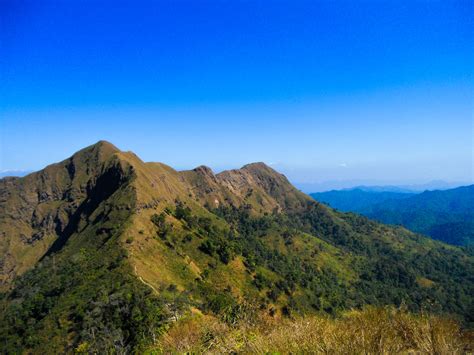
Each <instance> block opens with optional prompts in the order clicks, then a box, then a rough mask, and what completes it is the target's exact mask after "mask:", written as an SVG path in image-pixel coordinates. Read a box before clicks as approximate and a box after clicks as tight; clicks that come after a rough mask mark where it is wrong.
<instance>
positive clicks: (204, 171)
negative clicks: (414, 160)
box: [193, 165, 214, 176]
mask: <svg viewBox="0 0 474 355" xmlns="http://www.w3.org/2000/svg"><path fill="white" fill-rule="evenodd" d="M193 171H195V172H197V173H200V174H203V175H211V176H214V172H213V171H212V169H211V168H210V167H208V166H206V165H199V166H198V167H196V168H194V169H193Z"/></svg>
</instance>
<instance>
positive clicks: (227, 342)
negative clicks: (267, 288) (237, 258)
mask: <svg viewBox="0 0 474 355" xmlns="http://www.w3.org/2000/svg"><path fill="white" fill-rule="evenodd" d="M473 335H474V334H473V333H472V332H463V331H462V330H461V328H460V326H459V324H458V323H456V322H455V321H453V320H451V319H447V318H443V317H438V316H433V315H428V314H420V315H414V314H412V313H409V312H406V311H404V310H401V309H395V308H392V307H385V308H376V307H367V308H365V309H364V310H362V311H349V312H347V313H345V314H343V315H342V316H340V317H338V318H336V319H331V318H329V317H325V316H311V317H304V318H296V319H292V320H290V319H279V320H275V319H268V318H267V319H259V321H258V322H256V323H253V324H252V323H250V322H241V323H240V324H237V325H234V326H232V325H228V324H225V323H224V322H221V321H219V320H217V319H215V318H209V317H207V316H202V315H196V314H194V315H191V316H189V317H186V318H183V319H181V320H179V321H178V322H176V323H175V324H174V326H173V327H171V329H170V330H169V331H168V332H167V334H166V335H165V336H164V338H163V339H161V341H160V344H161V345H160V346H159V347H157V348H155V349H154V350H150V352H151V353H155V352H156V353H162V352H165V353H185V352H191V353H215V354H221V353H258V354H264V353H265V354H266V353H330V354H362V353H364V354H368V353H370V354H375V353H377V354H381V353H429V354H464V353H472V351H473V343H474V337H473Z"/></svg>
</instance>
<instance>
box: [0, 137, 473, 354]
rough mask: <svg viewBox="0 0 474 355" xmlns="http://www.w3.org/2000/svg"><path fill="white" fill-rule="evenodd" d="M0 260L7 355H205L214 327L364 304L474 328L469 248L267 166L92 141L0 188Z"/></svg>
mask: <svg viewBox="0 0 474 355" xmlns="http://www.w3.org/2000/svg"><path fill="white" fill-rule="evenodd" d="M0 255H1V259H0V309H1V312H0V339H1V341H0V353H2V354H17V353H27V354H43V353H45V354H49V353H121V354H129V353H162V352H166V351H162V349H163V348H162V346H163V345H165V344H166V341H167V339H168V340H169V337H172V336H173V334H174V336H177V337H181V335H182V334H183V333H187V334H188V335H189V338H185V339H184V341H188V340H186V339H189V341H191V339H195V340H196V341H202V343H203V347H201V348H200V350H199V351H192V352H196V353H201V352H206V351H208V350H209V349H210V347H211V346H212V343H213V342H214V339H215V336H214V335H213V334H215V333H212V332H213V329H221V330H223V329H228V330H229V331H232V332H233V333H235V334H237V335H236V336H239V334H243V333H240V331H235V330H234V329H236V328H235V325H236V324H242V325H243V326H245V327H247V326H249V325H251V324H252V323H253V322H254V321H255V320H256V319H257V318H258V317H260V319H262V320H266V323H264V324H269V323H268V321H269V320H275V322H278V324H284V322H285V321H286V320H288V319H289V318H292V317H291V316H297V317H294V318H298V317H300V316H304V315H306V316H308V315H312V316H316V315H318V314H331V315H338V314H341V313H342V312H345V311H348V310H351V312H352V313H351V314H352V315H353V317H356V318H355V319H359V320H357V322H360V318H358V316H357V314H356V312H357V311H356V309H361V308H363V307H365V306H367V305H372V306H374V307H375V306H385V305H395V306H400V305H401V304H403V305H405V306H406V307H407V308H408V309H409V310H410V311H415V312H416V311H419V310H421V309H426V307H427V306H429V305H435V306H436V310H435V311H439V312H444V313H449V314H452V315H455V316H457V317H459V318H460V319H463V320H464V322H465V323H466V324H468V323H470V322H472V295H473V294H474V282H473V279H472V274H473V272H474V271H473V269H474V258H473V255H472V254H471V253H470V251H468V250H465V249H462V248H458V247H454V246H447V245H446V244H444V243H441V242H438V241H434V240H432V239H429V238H425V237H423V236H421V235H417V234H414V233H412V232H410V231H408V230H407V229H405V228H400V227H390V226H386V225H383V224H380V223H376V222H374V221H371V220H369V219H367V218H365V217H362V216H359V215H356V214H352V213H341V212H338V211H335V210H333V209H331V208H329V207H327V206H325V205H323V204H321V203H318V202H316V201H314V200H313V199H312V198H310V197H309V196H307V195H305V194H303V193H301V192H300V191H298V190H297V189H296V188H295V187H293V186H292V185H291V184H290V183H289V181H288V180H287V179H286V177H285V176H283V175H282V174H280V173H278V172H276V171H275V170H273V169H271V168H270V167H268V166H267V165H265V164H264V163H253V164H248V165H245V166H243V167H242V168H240V169H235V170H229V171H224V172H221V173H219V174H214V173H213V171H212V170H211V169H209V168H208V167H206V166H200V167H197V168H195V169H193V170H188V171H176V170H174V169H173V168H171V167H169V166H167V165H165V164H162V163H145V162H143V161H142V160H141V159H140V158H139V157H137V156H136V155H135V154H133V153H132V152H122V151H120V150H119V149H117V148H116V147H115V146H113V145H112V144H110V143H108V142H104V141H101V142H99V143H97V144H95V145H93V146H90V147H87V148H85V149H83V150H81V151H79V152H77V153H76V154H74V155H73V156H71V157H69V158H67V159H66V160H64V161H62V162H60V163H56V164H53V165H50V166H48V167H46V168H45V169H43V170H41V171H39V172H35V173H32V174H29V175H27V176H25V177H23V178H18V177H16V178H11V177H10V178H4V179H0ZM370 314H373V313H370ZM390 317H391V318H390V319H392V316H390ZM372 318H373V317H372ZM380 319H381V318H376V319H375V320H374V322H377V323H379V322H380ZM407 319H410V322H411V319H413V318H407ZM262 324H263V323H262ZM338 324H340V323H338ZM390 324H392V323H386V325H384V328H387V329H391V328H390V327H391V325H390ZM364 325H365V324H363V325H362V326H364ZM338 327H339V326H338ZM350 327H352V326H350ZM350 327H349V328H348V329H352V328H350ZM245 329H248V328H245ZM292 329H293V328H288V330H287V331H285V333H288V332H291V331H292ZM305 329H309V328H308V326H307V325H305V328H303V330H302V331H303V332H307V331H306V330H305ZM377 329H379V327H378V324H377ZM201 330H203V331H202V332H201ZM409 331H410V332H411V331H412V328H410V329H409ZM348 332H349V331H348ZM403 332H404V333H403V334H405V333H406V329H405V328H403ZM201 334H202V335H201ZM364 334H365V333H364ZM377 334H380V333H378V330H377ZM400 334H402V333H401V332H400ZM411 334H412V333H410V335H403V336H404V337H405V338H406V339H407V341H411V340H410V339H412V335H411ZM168 335H169V337H167V336H168ZM364 336H365V335H364ZM252 338H255V337H254V336H253V335H252ZM250 339H251V338H250V337H248V338H246V339H244V340H242V338H239V340H238V342H239V344H242V342H247V340H248V341H250ZM377 339H378V340H377V341H376V344H377V346H376V347H373V348H372V347H371V348H370V349H376V350H377V349H378V350H380V336H379V335H377ZM436 339H438V338H436ZM293 342H294V341H293ZM374 344H375V343H374ZM237 345H238V344H237ZM237 345H235V347H233V348H232V349H235V351H234V350H233V351H229V347H227V346H226V347H220V348H216V347H214V348H213V350H212V351H211V352H212V353H227V352H229V353H230V352H232V353H235V352H238V351H241V348H239V347H237ZM160 349H161V350H160ZM238 349H240V350H238ZM305 349H307V350H308V351H311V350H314V347H309V348H305ZM348 349H351V350H347V351H344V352H342V353H347V352H354V348H352V347H350V348H348ZM367 349H369V348H367ZM407 349H413V345H412V343H410V345H409V347H407ZM376 350H375V351H376ZM175 352H177V353H181V352H184V351H183V349H182V348H181V349H177V350H176V351H172V352H171V353H175ZM243 352H249V353H253V352H255V351H243ZM257 352H261V353H266V352H269V351H268V349H267V348H260V350H259V351H257ZM356 352H357V351H356Z"/></svg>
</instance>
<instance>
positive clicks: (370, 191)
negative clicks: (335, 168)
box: [310, 187, 415, 214]
mask: <svg viewBox="0 0 474 355" xmlns="http://www.w3.org/2000/svg"><path fill="white" fill-rule="evenodd" d="M414 195H415V194H414V193H406V192H390V191H379V190H378V189H377V188H368V187H359V188H354V189H347V190H332V191H327V192H316V193H312V194H310V196H311V197H313V198H314V199H315V200H317V201H319V202H322V203H324V204H326V205H328V206H331V207H332V208H336V209H338V210H340V211H343V212H357V213H362V214H364V213H367V212H368V211H370V210H371V208H372V207H373V206H374V205H376V204H378V203H381V202H384V201H387V200H391V199H394V200H399V199H405V198H408V197H411V196H414Z"/></svg>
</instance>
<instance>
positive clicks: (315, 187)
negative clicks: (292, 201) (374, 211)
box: [295, 180, 470, 193]
mask: <svg viewBox="0 0 474 355" xmlns="http://www.w3.org/2000/svg"><path fill="white" fill-rule="evenodd" d="M469 184H470V182H446V181H443V180H433V181H429V182H427V183H423V184H401V185H393V184H390V185H381V184H380V183H379V182H362V181H360V180H347V181H346V180H343V181H327V182H320V183H295V186H296V187H297V188H298V189H300V190H301V191H303V192H306V193H318V192H328V191H333V190H335V191H340V190H354V189H360V190H363V191H374V192H409V193H420V192H423V191H426V190H448V189H453V188H456V187H460V186H466V185H469Z"/></svg>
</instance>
